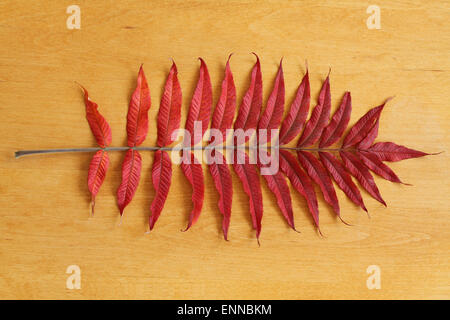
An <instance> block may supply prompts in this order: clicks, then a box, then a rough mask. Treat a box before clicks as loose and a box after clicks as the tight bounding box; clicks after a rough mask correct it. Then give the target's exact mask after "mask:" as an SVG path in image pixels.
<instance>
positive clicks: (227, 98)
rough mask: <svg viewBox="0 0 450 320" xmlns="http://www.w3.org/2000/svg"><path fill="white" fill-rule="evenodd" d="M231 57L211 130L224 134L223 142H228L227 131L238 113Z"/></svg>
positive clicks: (226, 68)
mask: <svg viewBox="0 0 450 320" xmlns="http://www.w3.org/2000/svg"><path fill="white" fill-rule="evenodd" d="M230 58H231V55H230V57H228V61H227V65H226V67H225V77H224V79H223V81H222V91H221V93H220V97H219V100H218V101H217V105H216V109H215V110H214V114H213V118H212V123H211V128H214V129H219V130H220V132H222V135H223V137H222V139H223V141H225V140H226V130H227V129H229V128H230V127H231V125H232V124H233V118H234V113H235V111H236V87H235V85H234V80H233V74H232V73H231V68H230Z"/></svg>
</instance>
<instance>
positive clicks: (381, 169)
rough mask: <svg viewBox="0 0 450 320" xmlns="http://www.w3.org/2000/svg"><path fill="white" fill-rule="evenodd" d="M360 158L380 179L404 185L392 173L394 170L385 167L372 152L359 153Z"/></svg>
mask: <svg viewBox="0 0 450 320" xmlns="http://www.w3.org/2000/svg"><path fill="white" fill-rule="evenodd" d="M358 156H359V159H360V160H361V161H362V163H364V164H365V165H366V167H367V168H369V169H370V170H372V171H373V172H375V173H376V174H377V175H379V176H380V177H382V178H384V179H386V180H389V181H392V182H397V183H403V182H401V181H400V179H399V177H397V175H396V174H395V172H394V171H392V169H391V168H389V167H388V166H387V165H385V164H384V163H383V162H381V160H380V159H378V157H377V156H376V155H375V154H373V153H370V152H359V153H358Z"/></svg>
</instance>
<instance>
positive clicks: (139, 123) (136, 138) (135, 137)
mask: <svg viewBox="0 0 450 320" xmlns="http://www.w3.org/2000/svg"><path fill="white" fill-rule="evenodd" d="M150 105H151V101H150V90H149V88H148V84H147V80H146V79H145V74H144V69H142V66H141V67H140V68H139V74H138V78H137V86H136V89H135V90H134V92H133V95H132V96H131V100H130V106H129V108H128V115H127V135H128V146H129V147H135V146H138V145H140V144H141V143H142V142H143V141H144V140H145V137H146V136H147V132H148V110H149V109H150Z"/></svg>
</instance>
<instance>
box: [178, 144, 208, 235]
mask: <svg viewBox="0 0 450 320" xmlns="http://www.w3.org/2000/svg"><path fill="white" fill-rule="evenodd" d="M181 170H182V171H183V174H184V176H185V177H186V178H187V180H188V181H189V183H190V184H191V186H192V203H193V206H194V207H193V208H192V211H191V214H190V215H189V222H188V225H187V227H186V229H185V231H187V230H188V229H189V228H190V227H191V226H193V225H194V224H195V223H196V222H197V220H198V218H199V217H200V213H201V211H202V207H203V198H204V195H205V182H204V181H203V170H202V165H201V164H200V163H199V162H198V160H197V159H196V158H195V156H194V154H193V153H192V152H189V151H184V152H183V161H182V162H181Z"/></svg>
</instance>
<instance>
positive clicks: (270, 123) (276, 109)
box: [258, 59, 284, 142]
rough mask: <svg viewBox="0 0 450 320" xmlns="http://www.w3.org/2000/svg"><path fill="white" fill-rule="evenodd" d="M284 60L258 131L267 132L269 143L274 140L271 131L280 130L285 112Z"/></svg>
mask: <svg viewBox="0 0 450 320" xmlns="http://www.w3.org/2000/svg"><path fill="white" fill-rule="evenodd" d="M282 63H283V59H282V60H281V61H280V67H279V68H278V72H277V76H276V78H275V83H274V85H273V90H272V93H271V94H270V96H269V99H268V100H267V106H266V109H265V110H264V113H263V115H262V116H261V119H260V120H259V124H258V129H266V130H267V142H269V141H271V140H272V137H271V131H270V130H271V129H278V127H279V126H280V123H281V118H282V117H283V112H284V77H283V65H282Z"/></svg>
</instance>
